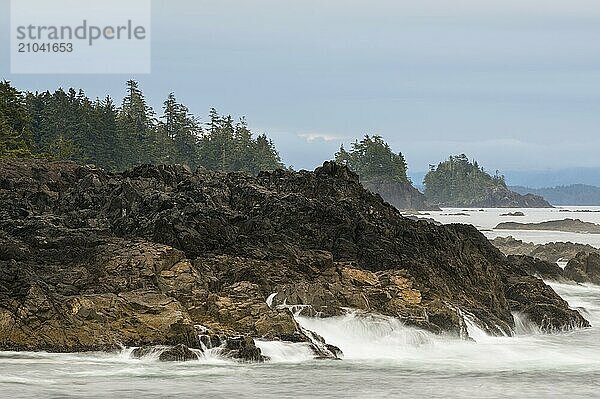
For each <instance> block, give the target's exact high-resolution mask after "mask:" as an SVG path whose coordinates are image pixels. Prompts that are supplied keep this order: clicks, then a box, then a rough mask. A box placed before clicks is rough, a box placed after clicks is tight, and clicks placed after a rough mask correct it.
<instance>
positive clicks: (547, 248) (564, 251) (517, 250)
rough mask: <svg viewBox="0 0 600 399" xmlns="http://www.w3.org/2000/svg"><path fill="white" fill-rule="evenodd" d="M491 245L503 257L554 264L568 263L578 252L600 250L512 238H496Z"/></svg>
mask: <svg viewBox="0 0 600 399" xmlns="http://www.w3.org/2000/svg"><path fill="white" fill-rule="evenodd" d="M491 242H492V244H494V246H495V247H496V248H498V249H499V250H500V251H502V253H503V254H505V255H527V256H531V257H534V258H537V259H541V260H545V261H546V262H551V263H556V262H559V261H565V262H566V261H569V260H570V259H573V258H574V257H575V256H576V255H577V254H578V253H579V252H587V253H592V252H597V253H600V249H598V248H595V247H592V246H591V245H587V244H576V243H572V242H551V243H548V244H534V243H532V242H524V241H522V240H515V239H514V238H513V237H510V236H509V237H497V238H495V239H493V240H492V241H491Z"/></svg>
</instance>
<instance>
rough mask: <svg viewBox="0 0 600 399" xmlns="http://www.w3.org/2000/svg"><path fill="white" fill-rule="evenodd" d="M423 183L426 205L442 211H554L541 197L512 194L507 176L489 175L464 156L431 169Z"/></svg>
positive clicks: (451, 159) (453, 157) (454, 157)
mask: <svg viewBox="0 0 600 399" xmlns="http://www.w3.org/2000/svg"><path fill="white" fill-rule="evenodd" d="M423 183H424V185H425V198H426V199H427V201H429V203H431V204H434V205H437V206H441V207H452V208H454V207H468V208H552V205H550V203H548V201H546V200H545V199H544V198H542V197H540V196H538V195H534V194H525V195H522V194H518V193H516V192H514V191H511V190H510V189H509V188H508V186H507V185H506V182H505V180H504V176H502V175H500V174H499V173H498V172H496V174H495V175H494V176H492V175H490V174H489V173H487V172H486V171H485V170H484V169H483V168H482V167H480V166H479V164H478V163H477V161H472V162H471V161H469V159H468V158H467V156H466V155H465V154H461V155H456V156H451V157H450V158H448V160H447V161H444V162H440V163H439V164H438V165H437V167H436V166H433V165H432V166H431V168H430V170H429V172H428V173H427V175H425V179H424V180H423Z"/></svg>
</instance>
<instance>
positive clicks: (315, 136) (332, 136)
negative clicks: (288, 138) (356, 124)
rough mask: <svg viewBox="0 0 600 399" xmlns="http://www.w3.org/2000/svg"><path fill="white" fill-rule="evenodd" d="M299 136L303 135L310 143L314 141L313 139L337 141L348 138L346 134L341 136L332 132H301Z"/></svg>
mask: <svg viewBox="0 0 600 399" xmlns="http://www.w3.org/2000/svg"><path fill="white" fill-rule="evenodd" d="M298 137H302V138H303V139H304V140H306V141H307V142H309V143H312V142H313V141H317V140H321V141H336V140H343V139H345V138H346V137H344V136H340V135H337V134H332V133H301V134H299V135H298Z"/></svg>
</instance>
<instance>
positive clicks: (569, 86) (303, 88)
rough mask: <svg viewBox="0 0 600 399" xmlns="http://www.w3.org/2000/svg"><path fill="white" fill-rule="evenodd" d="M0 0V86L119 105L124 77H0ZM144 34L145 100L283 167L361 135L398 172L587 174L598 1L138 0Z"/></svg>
mask: <svg viewBox="0 0 600 399" xmlns="http://www.w3.org/2000/svg"><path fill="white" fill-rule="evenodd" d="M49 1H51V0H49ZM1 4H2V6H1V7H0V28H1V29H2V36H3V38H4V39H5V40H2V42H1V43H0V51H1V54H2V57H1V58H0V60H1V63H0V78H4V79H8V80H11V81H12V82H13V83H14V84H15V85H16V86H17V87H19V88H22V89H30V90H46V89H50V90H54V89H56V88H57V87H59V86H62V87H70V86H73V87H77V88H79V87H81V88H84V89H85V91H86V92H87V93H88V95H90V96H92V97H96V96H100V97H103V96H104V95H105V94H111V95H112V96H114V97H116V98H118V99H119V101H120V99H121V98H122V96H123V94H124V82H125V81H126V80H127V79H129V78H131V77H132V76H125V75H11V74H10V68H9V60H8V56H9V51H8V35H9V17H8V10H9V8H8V7H9V5H8V4H9V2H8V0H1ZM117 12H118V11H117ZM151 33H152V73H151V74H149V75H138V76H133V78H135V79H138V80H139V81H140V83H141V87H142V89H143V90H144V92H145V94H146V95H147V97H148V98H149V100H150V102H151V104H153V105H154V106H155V107H156V108H159V107H160V104H161V103H162V101H163V99H164V97H166V95H167V94H168V93H169V92H170V91H174V92H175V94H176V96H177V97H178V98H179V99H180V100H181V101H182V102H184V103H185V104H187V105H188V106H189V108H190V109H191V110H192V112H194V113H195V114H196V115H198V116H200V117H202V118H205V115H206V114H207V113H208V109H209V107H212V106H214V107H216V108H217V109H218V110H219V111H220V112H222V113H231V114H232V115H234V116H240V115H246V116H247V119H248V121H249V124H250V126H251V128H252V129H253V130H254V131H257V132H265V133H267V134H268V135H269V136H271V137H272V138H273V140H274V141H275V143H276V145H277V147H278V148H279V150H280V153H281V155H282V158H283V160H284V161H285V162H286V164H291V165H293V166H294V167H296V168H314V167H315V166H316V165H317V164H320V163H321V162H322V161H323V160H324V159H329V158H331V157H332V155H333V153H334V152H335V150H336V149H337V148H338V147H339V145H340V144H341V143H349V142H351V141H353V140H354V139H355V138H357V137H360V136H361V135H362V134H364V133H377V134H380V135H382V136H383V137H384V138H385V139H386V140H387V141H388V142H389V143H390V144H391V145H392V147H393V149H394V150H396V151H402V152H403V153H404V154H405V156H406V158H407V160H408V163H409V168H410V169H411V171H413V172H417V171H423V170H426V169H427V166H428V164H431V163H437V162H439V161H440V160H443V159H445V158H446V157H447V156H448V155H449V154H452V153H461V152H464V153H467V154H468V155H469V156H470V157H474V158H477V159H478V160H479V161H480V163H481V164H482V165H484V166H485V167H486V168H487V169H489V170H495V169H500V170H501V171H510V170H524V169H535V170H544V169H561V168H567V167H574V166H587V167H592V166H594V167H597V166H600V155H599V150H600V135H599V133H600V131H599V127H600V2H599V1H598V0H561V1H557V0H518V1H517V0H493V1H492V0H487V1H482V0H465V1H459V0H437V1H434V0H418V1H417V0H411V1H405V0H369V1H366V0H365V1H356V0H301V1H296V0H285V1H282V0H219V1H214V0H211V1H204V0H193V1H192V0H190V1H184V0H154V1H153V10H152V31H151ZM107 62H109V60H107Z"/></svg>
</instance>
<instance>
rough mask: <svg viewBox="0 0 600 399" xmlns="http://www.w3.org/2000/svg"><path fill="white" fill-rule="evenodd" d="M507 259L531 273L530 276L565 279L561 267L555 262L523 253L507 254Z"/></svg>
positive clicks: (545, 278)
mask: <svg viewBox="0 0 600 399" xmlns="http://www.w3.org/2000/svg"><path fill="white" fill-rule="evenodd" d="M508 260H509V262H511V263H513V264H514V265H516V266H517V267H520V268H522V269H523V270H525V271H527V273H529V274H531V275H532V276H537V277H540V278H542V279H544V280H556V281H562V280H566V278H565V276H564V275H563V274H564V273H563V269H561V268H560V266H558V265H557V264H556V263H550V262H546V261H543V260H541V259H536V258H532V257H531V256H525V255H509V256H508Z"/></svg>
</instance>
